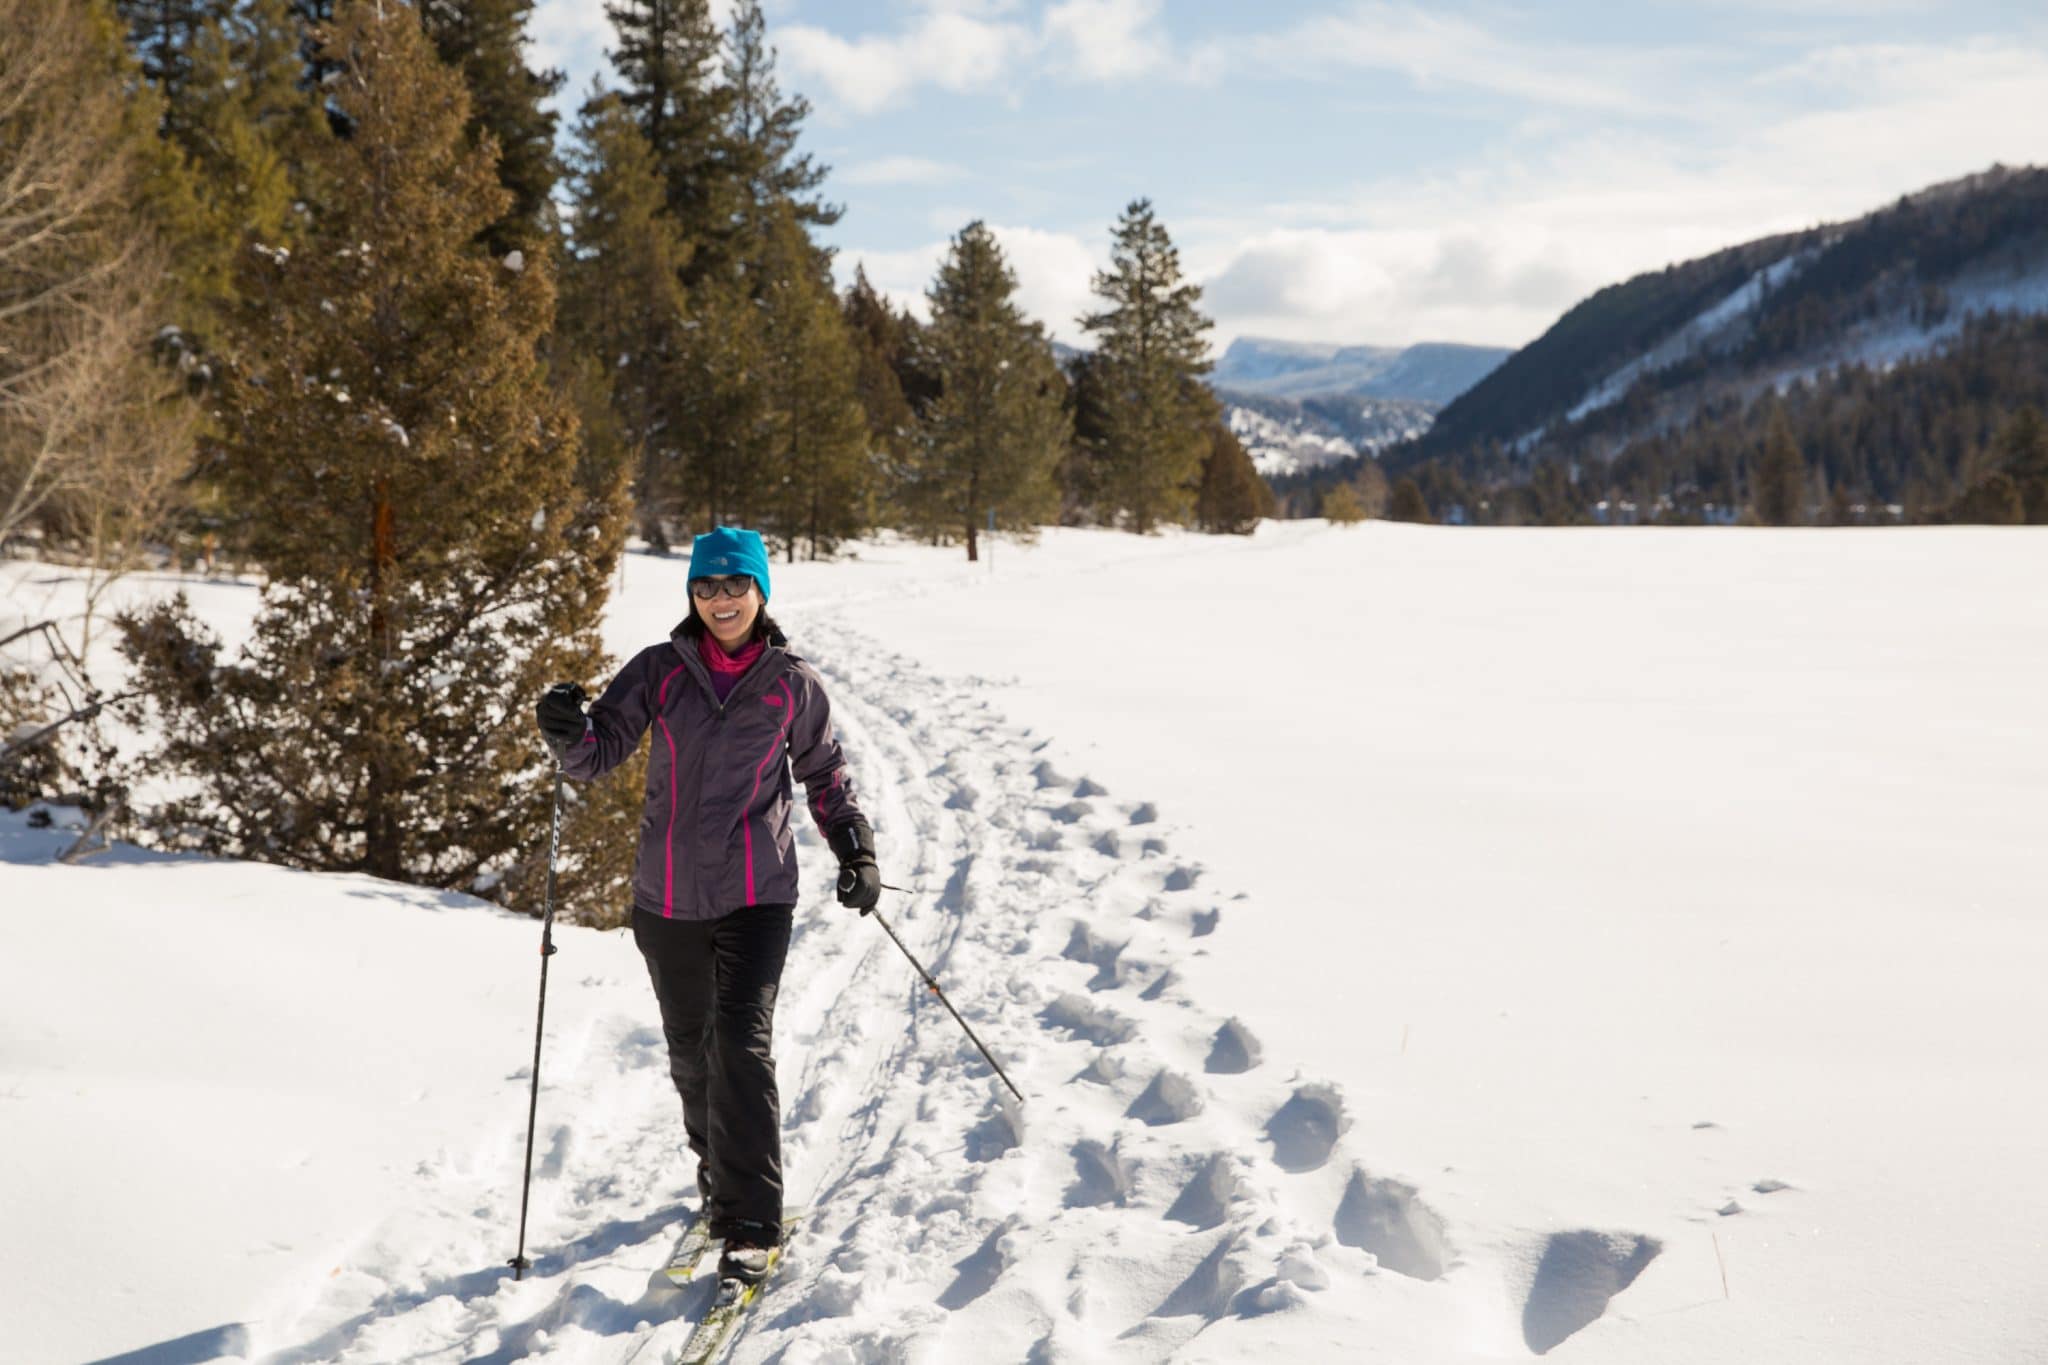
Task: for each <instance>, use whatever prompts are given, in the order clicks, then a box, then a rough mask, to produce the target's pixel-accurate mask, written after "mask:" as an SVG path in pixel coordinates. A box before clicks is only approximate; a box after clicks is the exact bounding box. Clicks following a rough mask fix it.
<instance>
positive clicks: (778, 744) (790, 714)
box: [740, 678, 796, 905]
mask: <svg viewBox="0 0 2048 1365" xmlns="http://www.w3.org/2000/svg"><path fill="white" fill-rule="evenodd" d="M775 685H776V686H778V687H780V688H781V689H782V700H781V701H780V702H778V701H776V699H775V698H773V697H763V698H761V700H762V701H763V702H765V703H766V704H768V705H769V706H778V705H779V706H781V707H782V725H781V727H780V728H779V729H777V730H776V732H775V739H774V741H773V742H772V743H771V744H769V746H768V752H767V753H766V754H765V755H764V756H763V757H762V759H761V761H760V762H759V763H756V764H755V765H754V790H753V791H752V792H751V793H750V794H749V795H748V796H747V808H746V810H745V811H743V812H741V814H740V826H741V828H742V829H744V830H745V831H746V842H747V904H748V905H755V904H758V902H757V901H756V900H755V899H754V801H755V799H756V798H758V797H759V796H760V795H761V774H762V773H764V772H766V771H767V770H768V765H769V764H770V763H773V762H774V761H775V760H776V759H778V758H780V757H781V756H782V746H783V745H784V744H785V743H787V742H788V740H789V722H790V721H791V719H793V718H794V717H795V715H796V697H795V695H794V694H793V693H791V692H790V690H789V680H788V679H787V678H777V679H776V680H775Z"/></svg>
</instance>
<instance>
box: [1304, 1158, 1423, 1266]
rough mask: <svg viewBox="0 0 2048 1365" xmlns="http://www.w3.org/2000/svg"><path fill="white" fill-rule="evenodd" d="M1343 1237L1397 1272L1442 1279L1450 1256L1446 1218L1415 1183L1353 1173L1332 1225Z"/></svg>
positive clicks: (1348, 1244)
mask: <svg viewBox="0 0 2048 1365" xmlns="http://www.w3.org/2000/svg"><path fill="white" fill-rule="evenodd" d="M1332 1230H1333V1231H1335V1233H1336V1234H1337V1240H1338V1241H1339V1242H1342V1243H1343V1244H1344V1245H1345V1246H1349V1247H1357V1248H1359V1249H1360V1250H1362V1251H1369V1252H1371V1253H1372V1255H1373V1258H1374V1259H1375V1260H1377V1261H1378V1262H1379V1263H1380V1264H1381V1265H1382V1266H1384V1267H1385V1268H1386V1269H1388V1270H1391V1271H1393V1272H1394V1273H1395V1274H1397V1275H1406V1276H1408V1277H1409V1278H1411V1279H1416V1280H1435V1279H1440V1278H1442V1276H1443V1273H1444V1265H1445V1263H1446V1261H1447V1260H1448V1259H1449V1258H1448V1256H1447V1255H1446V1244H1445V1238H1444V1220H1443V1219H1442V1218H1441V1217H1440V1216H1439V1215H1438V1214H1437V1212H1436V1210H1434V1209H1432V1208H1430V1207H1429V1205H1427V1204H1425V1203H1423V1202H1422V1200H1421V1198H1420V1197H1419V1196H1418V1195H1417V1193H1416V1190H1415V1187H1414V1186H1413V1185H1404V1184H1402V1183H1401V1182H1400V1181H1398V1180H1375V1179H1374V1178H1373V1177H1371V1176H1369V1175H1367V1174H1366V1173H1365V1172H1364V1171H1362V1170H1355V1171H1353V1172H1352V1173H1351V1180H1350V1183H1349V1184H1347V1185H1345V1187H1344V1198H1343V1200H1342V1202H1340V1203H1339V1204H1338V1205H1337V1215H1336V1218H1335V1219H1334V1220H1333V1223H1332Z"/></svg>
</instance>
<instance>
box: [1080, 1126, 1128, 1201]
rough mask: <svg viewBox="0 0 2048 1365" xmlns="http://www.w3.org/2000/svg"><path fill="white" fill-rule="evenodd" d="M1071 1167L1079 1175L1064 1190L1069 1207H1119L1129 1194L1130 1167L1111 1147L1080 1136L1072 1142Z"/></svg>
mask: <svg viewBox="0 0 2048 1365" xmlns="http://www.w3.org/2000/svg"><path fill="white" fill-rule="evenodd" d="M1074 1170H1075V1173H1076V1174H1077V1176H1078V1177H1079V1178H1078V1179H1077V1180H1076V1181H1075V1182H1074V1184H1073V1185H1072V1186H1071V1187H1069V1188H1068V1190H1067V1195H1066V1203H1067V1207H1068V1208H1070V1209H1085V1208H1094V1207H1096V1206H1098V1205H1101V1204H1116V1205H1118V1206H1119V1207H1121V1206H1122V1205H1123V1204H1124V1203H1125V1202H1126V1201H1127V1200H1128V1199H1129V1198H1130V1195H1131V1183H1132V1177H1133V1173H1134V1172H1133V1167H1132V1164H1131V1163H1130V1162H1129V1161H1126V1160H1125V1159H1124V1158H1123V1157H1121V1156H1119V1155H1117V1153H1116V1150H1115V1149H1114V1148H1113V1147H1105V1146H1103V1145H1102V1144H1101V1143H1099V1142H1096V1141H1094V1140H1093V1139H1089V1138H1083V1139H1082V1140H1081V1141H1080V1142H1077V1143H1075V1144H1074Z"/></svg>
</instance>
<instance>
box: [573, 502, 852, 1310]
mask: <svg viewBox="0 0 2048 1365" xmlns="http://www.w3.org/2000/svg"><path fill="white" fill-rule="evenodd" d="M689 582H690V610H689V614H688V615H687V616H685V617H684V619H683V621H682V623H681V624H680V625H678V626H677V627H676V628H675V630H674V631H672V632H671V633H670V635H669V638H668V639H667V640H664V641H663V642H661V643H660V644H658V645H652V646H650V647H648V648H646V649H643V650H641V651H640V652H639V653H638V654H637V655H635V656H634V657H633V658H632V660H631V661H630V662H628V663H627V664H626V666H625V667H624V668H622V669H620V670H619V673H618V676H617V677H615V678H613V679H612V681H611V685H610V686H609V687H607V688H605V690H604V695H603V696H601V697H599V698H598V699H597V700H596V701H595V702H593V703H591V705H590V709H589V711H588V713H587V714H586V713H585V711H584V709H583V701H584V696H585V694H584V692H583V689H582V688H580V687H578V686H577V685H576V684H574V683H558V684H556V685H555V686H554V687H551V688H549V689H548V692H547V694H546V696H544V697H543V698H542V699H541V702H540V705H539V708H538V715H539V721H540V728H541V731H542V733H543V734H544V735H546V737H547V740H548V744H549V745H550V747H551V748H552V749H553V750H554V752H555V754H556V755H557V756H558V757H559V758H560V760H561V763H562V768H563V771H564V772H566V773H567V774H568V775H569V776H570V777H574V778H580V779H583V780H586V781H587V780H589V779H592V778H596V777H600V776H602V775H603V774H604V773H606V772H608V771H610V770H611V769H612V768H614V767H616V766H617V765H618V764H620V763H622V762H624V761H625V760H626V758H627V757H629V756H630V755H631V754H632V753H633V752H634V751H635V750H636V749H637V748H638V747H639V743H640V736H641V735H642V734H643V733H645V732H646V730H647V728H648V727H649V726H650V725H652V726H653V727H654V730H655V737H654V743H653V746H652V749H651V751H650V753H649V756H648V761H647V795H646V804H645V806H644V808H643V812H642V815H641V819H640V843H639V856H638V860H637V862H636V863H635V868H634V876H633V941H634V943H635V944H637V945H638V947H639V949H640V953H641V955H642V956H643V957H644V958H645V959H646V960H647V972H648V975H649V976H650V977H651V978H652V980H653V983H654V996H655V999H656V1001H657V1002H658V1003H659V1005H660V1007H661V1023H662V1032H663V1033H664V1034H665V1035H666V1037H667V1040H668V1055H669V1072H670V1075H672V1076H673V1077H674V1079H675V1084H676V1089H677V1090H678V1091H679V1092H680V1093H681V1095H682V1100H683V1133H684V1136H685V1138H686V1139H687V1140H688V1142H689V1146H690V1151H691V1152H692V1153H694V1154H695V1156H696V1158H697V1188H698V1192H699V1193H700V1194H701V1195H702V1196H703V1206H704V1213H705V1215H706V1218H707V1221H708V1227H709V1231H710V1233H711V1235H712V1236H713V1237H716V1238H722V1239H723V1240H724V1244H725V1245H724V1252H723V1255H722V1256H721V1257H720V1261H719V1272H720V1274H721V1275H723V1276H726V1277H728V1278H733V1279H740V1280H745V1281H748V1282H750V1283H751V1282H754V1281H758V1280H759V1279H760V1278H761V1277H762V1276H763V1275H764V1274H766V1273H767V1269H768V1266H769V1265H770V1263H771V1260H772V1256H771V1248H773V1247H774V1246H775V1245H777V1244H778V1243H779V1242H780V1241H781V1237H782V1140H781V1104H780V1100H779V1097H778V1095H777V1092H776V1088H775V1061H774V1057H773V1055H772V1051H771V1043H772V1036H773V1021H774V1014H775V994H776V989H777V986H778V985H779V983H780V982H781V979H782V964H783V958H784V956H785V954H786V953H787V951H788V948H789V936H790V920H791V913H792V911H793V910H794V908H795V904H796V899H797V866H796V841H795V838H794V834H793V832H792V830H791V828H790V807H791V804H792V800H791V796H792V787H791V780H790V779H791V772H792V769H793V770H794V773H795V778H796V780H797V781H799V782H801V783H803V785H804V791H805V793H806V794H807V796H808V797H809V804H810V808H811V816H812V818H813V819H814V820H816V822H817V825H818V828H819V829H820V830H821V831H822V832H823V833H824V836H825V839H826V842H827V843H828V844H829V845H830V846H831V849H832V851H833V853H835V854H836V855H837V856H838V858H839V866H840V873H839V884H838V895H839V902H840V904H842V905H845V906H849V907H851V908H853V909H857V910H860V911H861V912H862V913H866V912H867V911H868V910H870V909H872V908H873V906H874V904H875V901H876V899H877V897H878V896H879V895H880V894H881V877H880V874H879V873H878V872H877V870H876V867H875V841H874V834H873V832H872V831H871V830H870V829H869V827H868V822H867V820H866V818H865V817H863V816H862V814H861V811H860V807H859V806H858V805H856V804H855V802H854V797H853V783H852V781H851V780H850V779H849V778H848V775H847V772H846V764H845V760H844V759H843V758H842V757H841V756H840V752H839V744H838V741H837V740H836V739H835V738H834V736H833V733H832V717H831V709H830V706H829V704H828V703H827V701H826V698H825V687H824V684H823V682H822V681H821V680H820V679H819V677H818V674H817V672H816V670H814V669H813V668H812V667H811V666H810V665H809V664H808V663H805V662H804V661H803V660H802V659H801V658H799V657H797V656H796V655H795V654H792V653H790V652H789V650H788V648H787V643H788V642H787V641H786V639H785V638H784V636H783V634H782V632H781V630H779V629H778V628H777V627H776V625H775V623H774V621H772V620H771V619H770V618H769V616H768V613H767V602H768V554H767V550H766V548H765V547H764V546H763V545H762V543H761V537H760V535H759V533H757V532H754V531H744V530H735V529H732V528H729V527H719V528H718V529H717V530H714V531H712V532H711V533H710V534H708V535H701V536H698V537H697V538H696V541H695V543H694V545H693V546H692V548H691V553H690V577H689Z"/></svg>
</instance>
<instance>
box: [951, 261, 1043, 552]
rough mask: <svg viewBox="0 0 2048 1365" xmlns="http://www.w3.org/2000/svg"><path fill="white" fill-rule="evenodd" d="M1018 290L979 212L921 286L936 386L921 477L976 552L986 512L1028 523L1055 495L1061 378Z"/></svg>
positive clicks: (1006, 525)
mask: <svg viewBox="0 0 2048 1365" xmlns="http://www.w3.org/2000/svg"><path fill="white" fill-rule="evenodd" d="M1016 292H1017V276H1016V274H1015V272H1013V271H1012V270H1011V269H1010V267H1009V264H1008V262H1006V261H1005V260H1004V258H1003V251H1002V248H1001V247H1000V246H999V245H997V243H996V239H995V234H994V233H992V232H990V231H989V230H988V228H987V227H986V226H985V225H983V224H982V223H980V222H979V221H977V222H973V223H969V224H968V225H967V226H966V227H965V228H963V229H962V230H961V231H960V233H959V235H958V236H956V237H954V239H953V244H952V248H951V250H949V251H948V252H947V254H946V259H945V260H944V261H943V262H942V263H941V264H940V266H939V273H938V275H937V277H936V278H935V279H934V280H933V281H932V286H931V289H930V290H929V291H928V292H927V297H928V298H929V299H930V301H931V316H932V320H931V327H930V330H929V332H928V333H927V339H928V342H929V344H930V347H931V354H932V357H933V360H934V361H935V363H936V366H937V368H938V371H939V374H940V376H941V381H942V383H943V386H944V387H943V391H942V392H941V394H940V396H939V398H938V399H937V401H936V402H934V403H933V404H932V407H931V411H930V413H929V414H928V415H927V418H926V424H925V435H926V441H927V443H928V455H927V458H926V459H925V461H924V462H923V468H922V470H921V471H920V472H921V481H922V482H923V483H924V485H925V493H926V496H928V497H930V498H931V500H932V502H933V503H934V504H935V505H937V506H939V507H942V508H944V509H946V510H947V511H949V512H950V513H951V514H952V517H953V525H954V526H955V527H956V528H958V529H959V530H960V531H961V532H962V533H963V534H964V535H965V537H966V541H967V558H968V559H969V560H974V559H977V558H979V557H980V542H979V534H980V530H981V526H982V524H983V521H984V520H985V519H986V518H987V517H989V516H990V514H991V513H993V515H994V519H995V524H996V525H997V527H999V528H1001V529H1005V530H1025V531H1029V530H1031V529H1033V528H1035V527H1037V526H1038V525H1039V524H1041V523H1042V522H1044V521H1046V520H1048V519H1049V518H1050V517H1051V516H1052V515H1053V513H1054V512H1055V511H1056V510H1057V508H1058V505H1059V489H1058V485H1057V484H1056V483H1055V482H1054V471H1055V470H1056V469H1057V467H1058V464H1059V460H1060V457H1061V455H1062V453H1063V452H1064V450H1065V448H1066V443H1067V438H1068V433H1069V430H1070V428H1069V426H1068V418H1067V411H1066V382H1065V380H1064V379H1063V378H1062V377H1061V375H1060V371H1059V366H1058V365H1057V364H1056V363H1055V362H1054V360H1053V358H1052V347H1051V345H1050V344H1049V343H1048V342H1047V341H1046V337H1045V331H1044V329H1043V328H1042V327H1040V326H1039V324H1037V323H1036V322H1032V321H1030V320H1028V319H1027V318H1025V316H1024V314H1023V312H1022V311H1021V310H1020V309H1019V308H1018V306H1017V303H1016V299H1015V294H1016Z"/></svg>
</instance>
